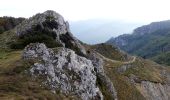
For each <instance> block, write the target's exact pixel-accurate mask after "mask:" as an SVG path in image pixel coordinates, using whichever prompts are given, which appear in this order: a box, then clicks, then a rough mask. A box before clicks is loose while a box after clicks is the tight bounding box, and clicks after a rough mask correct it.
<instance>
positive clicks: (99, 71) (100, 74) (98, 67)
mask: <svg viewBox="0 0 170 100" xmlns="http://www.w3.org/2000/svg"><path fill="white" fill-rule="evenodd" d="M89 58H90V59H91V61H92V63H93V65H94V68H95V71H96V75H97V78H99V80H100V81H101V83H102V84H103V85H105V86H106V87H107V89H108V91H109V92H110V94H111V95H112V98H110V100H118V98H117V91H116V89H115V87H114V86H113V83H112V81H111V80H110V78H109V77H108V76H107V75H106V74H105V71H104V69H103V63H104V62H103V60H102V58H100V57H99V56H98V55H97V54H95V53H91V54H90V55H89Z"/></svg>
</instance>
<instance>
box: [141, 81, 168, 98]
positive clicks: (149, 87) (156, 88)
mask: <svg viewBox="0 0 170 100" xmlns="http://www.w3.org/2000/svg"><path fill="white" fill-rule="evenodd" d="M139 90H140V91H141V93H142V95H144V97H145V98H146V99H147V100H169V99H170V86H168V85H163V84H161V83H152V82H149V81H142V82H141V84H140V85H139Z"/></svg>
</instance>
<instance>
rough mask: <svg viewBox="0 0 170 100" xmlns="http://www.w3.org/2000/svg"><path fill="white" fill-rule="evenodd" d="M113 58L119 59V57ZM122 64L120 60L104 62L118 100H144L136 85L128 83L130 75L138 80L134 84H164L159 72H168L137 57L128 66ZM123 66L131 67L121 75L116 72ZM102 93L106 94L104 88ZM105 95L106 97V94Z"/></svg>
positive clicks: (164, 80) (113, 50) (114, 50)
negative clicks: (149, 82)
mask: <svg viewBox="0 0 170 100" xmlns="http://www.w3.org/2000/svg"><path fill="white" fill-rule="evenodd" d="M93 49H94V46H93ZM99 50H101V49H98V50H97V51H98V52H99ZM105 51H107V50H105ZM111 51H112V52H118V53H117V54H121V52H119V51H116V49H112V50H111ZM103 52H104V51H103ZM99 53H101V52H99ZM102 55H103V56H105V57H107V55H105V52H104V53H102ZM114 56H119V57H120V55H114ZM109 57H110V56H109ZM109 57H107V58H109ZM111 58H112V59H113V60H120V59H117V58H115V57H114V58H115V59H114V58H113V57H111ZM111 58H110V59H111ZM124 62H126V61H122V60H120V61H119V62H111V61H109V60H104V69H105V72H106V74H107V75H108V76H109V78H110V79H111V81H112V82H113V85H114V87H115V88H116V91H117V92H118V99H119V100H145V98H144V97H143V95H142V94H141V92H140V90H139V88H137V86H136V85H134V84H132V83H131V82H130V80H129V78H130V77H131V76H132V75H133V76H136V77H137V78H138V80H135V82H137V83H140V82H141V81H151V82H154V83H162V84H164V83H165V82H166V79H165V78H164V77H163V76H162V75H161V71H162V70H163V69H164V70H169V68H164V67H162V66H161V65H158V64H156V63H154V62H152V61H150V60H144V59H142V58H138V57H137V58H136V60H135V61H134V62H130V63H129V64H125V63H124ZM123 65H130V66H131V67H130V68H129V69H127V70H126V71H125V72H122V73H120V72H118V69H119V68H120V67H121V66H123ZM102 88H103V87H102ZM102 91H103V92H104V93H108V92H107V89H105V88H103V89H102ZM108 94H109V93H108ZM105 95H106V96H107V94H105Z"/></svg>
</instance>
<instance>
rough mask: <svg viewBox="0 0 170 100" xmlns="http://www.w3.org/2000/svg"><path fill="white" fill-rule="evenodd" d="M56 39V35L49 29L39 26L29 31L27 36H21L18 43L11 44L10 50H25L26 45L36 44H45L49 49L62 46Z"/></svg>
mask: <svg viewBox="0 0 170 100" xmlns="http://www.w3.org/2000/svg"><path fill="white" fill-rule="evenodd" d="M56 37H57V35H56V33H55V32H54V31H51V30H50V29H49V28H48V27H46V28H42V27H41V26H40V25H37V26H35V27H33V28H32V29H31V30H29V31H27V32H26V34H24V35H22V36H20V37H19V38H18V39H17V41H16V42H13V43H11V45H10V48H11V49H23V48H24V47H25V46H26V45H28V44H30V43H36V42H39V43H44V44H46V46H47V47H49V48H53V47H58V46H61V44H60V43H58V42H57V41H56Z"/></svg>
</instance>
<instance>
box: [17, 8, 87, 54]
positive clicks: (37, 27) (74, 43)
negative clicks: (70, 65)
mask: <svg viewBox="0 0 170 100" xmlns="http://www.w3.org/2000/svg"><path fill="white" fill-rule="evenodd" d="M14 30H15V33H16V35H17V36H18V37H22V36H23V35H25V34H31V33H35V31H36V32H38V33H42V32H44V33H47V32H51V33H52V34H55V35H53V36H55V37H52V38H55V39H56V42H57V43H58V44H60V45H62V46H63V47H67V48H70V49H74V51H76V53H78V54H83V55H85V54H86V51H85V49H84V47H83V46H82V44H81V43H80V42H79V40H78V39H77V38H75V37H74V36H73V35H72V33H71V32H70V28H69V23H68V22H66V21H65V20H64V18H63V17H62V16H61V15H60V14H58V13H56V12H54V11H51V10H48V11H46V12H44V13H39V14H36V15H35V16H33V17H31V18H29V19H26V20H25V21H24V22H22V23H21V24H20V25H18V26H16V28H15V29H14ZM46 31H47V32H46ZM39 42H41V41H39Z"/></svg>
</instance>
